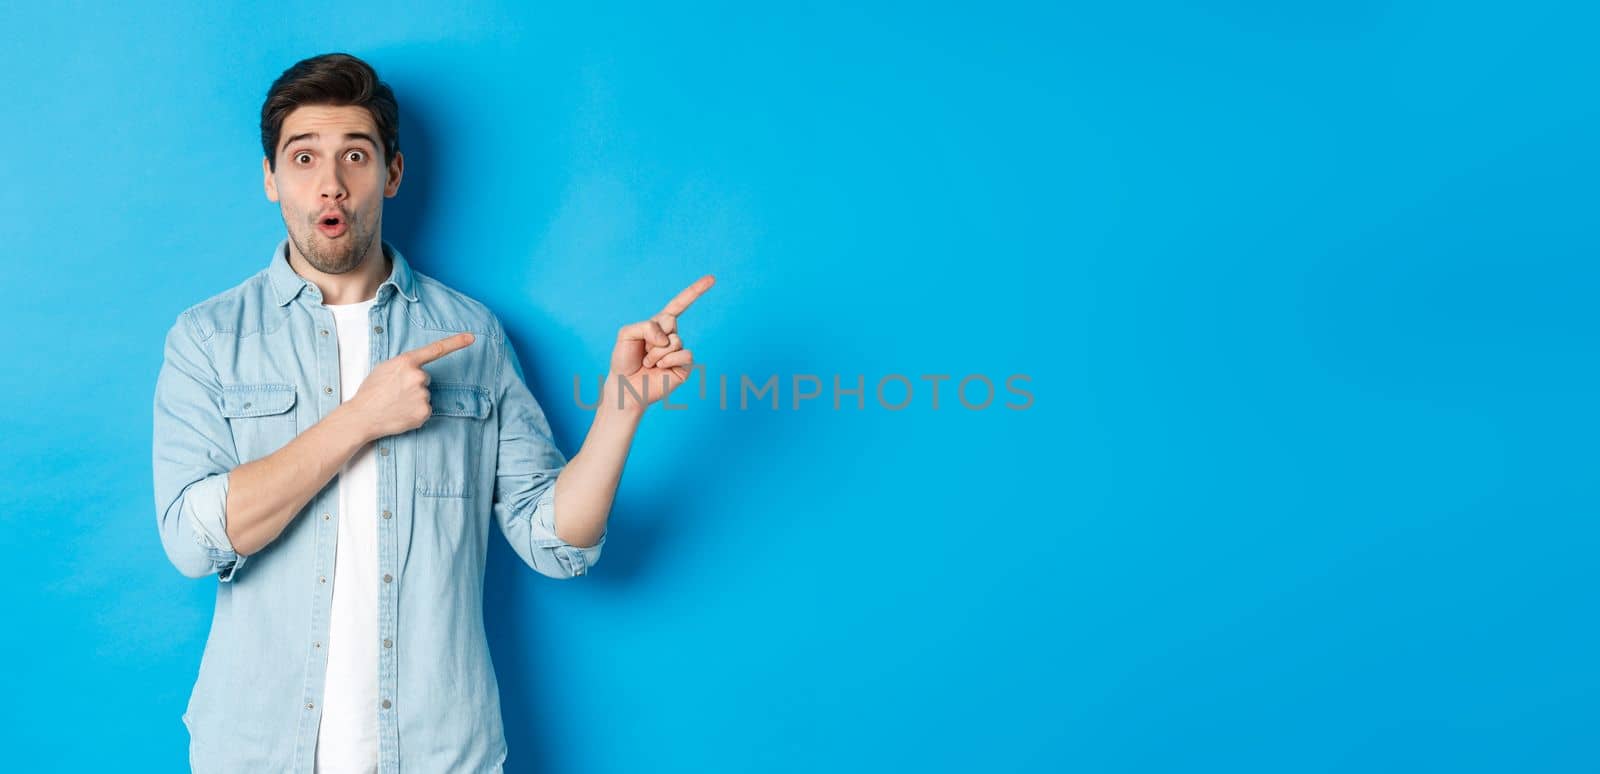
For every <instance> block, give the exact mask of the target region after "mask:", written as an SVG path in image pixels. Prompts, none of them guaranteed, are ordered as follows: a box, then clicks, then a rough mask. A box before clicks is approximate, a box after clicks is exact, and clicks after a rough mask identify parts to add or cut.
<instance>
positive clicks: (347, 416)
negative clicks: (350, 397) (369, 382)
mask: <svg viewBox="0 0 1600 774" xmlns="http://www.w3.org/2000/svg"><path fill="white" fill-rule="evenodd" d="M325 421H328V422H329V423H330V424H331V425H333V427H334V428H335V429H336V430H337V431H338V433H339V434H340V435H341V436H343V437H344V438H346V439H347V440H348V441H350V442H351V445H352V446H353V447H355V448H358V449H359V448H361V447H362V446H364V445H366V444H367V443H368V442H370V441H374V440H377V436H376V435H374V434H373V432H372V423H371V422H369V421H367V418H366V416H365V415H364V414H362V413H361V410H360V409H359V408H358V407H356V405H355V404H353V403H341V404H339V405H338V406H337V407H336V408H334V410H333V411H330V412H328V416H327V419H326V420H325Z"/></svg>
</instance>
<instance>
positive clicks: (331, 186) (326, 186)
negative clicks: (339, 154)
mask: <svg viewBox="0 0 1600 774" xmlns="http://www.w3.org/2000/svg"><path fill="white" fill-rule="evenodd" d="M330 166H332V167H334V168H333V169H332V170H331V171H329V172H327V173H325V174H324V175H323V176H322V179H321V180H318V181H317V190H318V191H319V192H320V193H321V194H322V201H323V203H324V204H332V203H336V202H343V201H344V200H345V198H346V197H347V196H349V195H350V193H349V191H346V190H345V187H344V179H343V178H342V177H341V176H340V175H339V170H338V168H337V167H338V165H330Z"/></svg>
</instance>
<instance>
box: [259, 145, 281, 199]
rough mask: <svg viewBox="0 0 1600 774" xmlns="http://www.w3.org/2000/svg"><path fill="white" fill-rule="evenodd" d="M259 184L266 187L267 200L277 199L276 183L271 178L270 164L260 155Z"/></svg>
mask: <svg viewBox="0 0 1600 774" xmlns="http://www.w3.org/2000/svg"><path fill="white" fill-rule="evenodd" d="M261 185H262V186H263V187H265V188H266V189H267V201H272V202H275V201H277V200H278V183H277V181H275V180H273V179H272V164H271V163H269V162H268V161H267V157H266V156H262V157H261Z"/></svg>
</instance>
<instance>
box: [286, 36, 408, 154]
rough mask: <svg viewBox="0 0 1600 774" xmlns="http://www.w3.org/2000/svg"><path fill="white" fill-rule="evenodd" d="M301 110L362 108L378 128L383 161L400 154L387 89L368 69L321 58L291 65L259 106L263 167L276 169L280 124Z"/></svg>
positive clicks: (347, 58) (346, 59) (394, 108)
mask: <svg viewBox="0 0 1600 774" xmlns="http://www.w3.org/2000/svg"><path fill="white" fill-rule="evenodd" d="M301 105H330V106H334V107H340V106H345V105H355V106H357V107H364V108H366V109H367V112H368V113H371V114H372V121H373V123H375V124H377V125H378V138H379V140H380V141H382V142H383V160H384V163H388V162H389V161H390V160H392V159H394V157H395V154H397V153H399V152H400V105H399V104H398V103H396V102H395V99H394V92H393V91H392V90H390V89H389V84H387V83H384V82H383V81H380V80H378V73H377V72H376V71H375V70H373V69H372V65H369V64H367V63H366V62H363V61H361V60H360V59H357V58H356V57H353V56H351V55H349V54H338V53H335V54H322V55H320V56H314V57H311V58H310V59H302V60H300V61H298V62H295V63H294V65H293V66H291V67H290V68H289V69H287V70H284V71H283V74H282V75H280V76H278V80H275V81H273V82H272V88H270V89H267V100H266V101H265V102H263V103H261V150H262V152H263V153H265V154H266V156H267V164H268V165H269V167H270V168H271V169H272V170H273V171H274V172H276V171H277V169H278V135H279V133H280V132H282V131H283V119H285V118H287V117H288V116H289V114H290V113H291V112H293V111H294V109H295V108H297V107H300V106H301Z"/></svg>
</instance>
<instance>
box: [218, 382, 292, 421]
mask: <svg viewBox="0 0 1600 774" xmlns="http://www.w3.org/2000/svg"><path fill="white" fill-rule="evenodd" d="M294 396H295V390H294V385H292V384H278V383H270V382H269V383H266V384H229V385H224V386H223V388H222V415H223V416H225V417H264V416H270V415H272V414H282V413H283V412H285V411H288V410H289V409H290V408H292V407H293V406H294Z"/></svg>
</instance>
